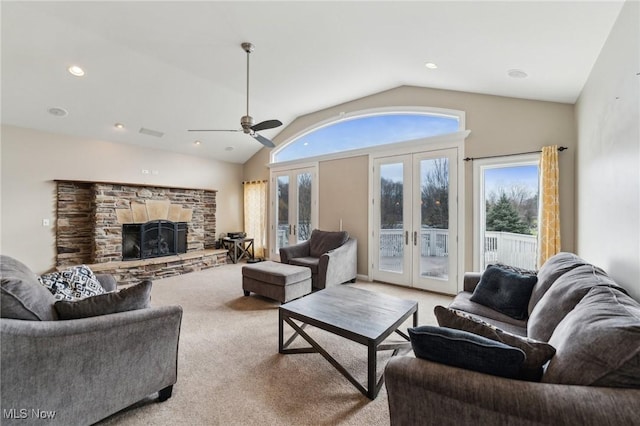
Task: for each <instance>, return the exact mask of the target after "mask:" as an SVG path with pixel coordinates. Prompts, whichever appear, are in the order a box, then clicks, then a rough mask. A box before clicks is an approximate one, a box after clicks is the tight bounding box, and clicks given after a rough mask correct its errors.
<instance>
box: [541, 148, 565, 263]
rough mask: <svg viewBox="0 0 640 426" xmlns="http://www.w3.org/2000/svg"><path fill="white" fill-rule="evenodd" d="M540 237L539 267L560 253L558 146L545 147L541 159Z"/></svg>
mask: <svg viewBox="0 0 640 426" xmlns="http://www.w3.org/2000/svg"><path fill="white" fill-rule="evenodd" d="M540 180H541V182H540V215H539V220H540V225H539V228H540V236H539V238H538V240H539V241H538V247H539V249H538V266H542V264H543V263H544V262H545V261H546V260H547V259H548V258H550V257H551V256H553V255H554V254H556V253H558V252H559V251H560V199H559V196H558V183H559V170H558V146H557V145H553V146H545V147H544V148H542V155H541V157H540Z"/></svg>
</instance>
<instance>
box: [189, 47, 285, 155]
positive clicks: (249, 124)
mask: <svg viewBox="0 0 640 426" xmlns="http://www.w3.org/2000/svg"><path fill="white" fill-rule="evenodd" d="M241 46H242V49H243V50H244V51H245V52H247V115H245V116H243V117H242V118H240V125H241V126H242V128H241V129H231V130H230V129H189V132H244V133H246V134H248V135H249V136H251V137H252V138H254V139H256V140H257V141H258V142H260V143H261V144H262V145H264V146H266V147H268V148H273V147H275V144H274V143H273V142H272V141H270V140H269V139H267V138H265V137H264V136H260V135H259V134H257V133H256V132H259V131H260V130H267V129H273V128H276V127H279V126H282V122H281V121H280V120H266V121H262V122H260V123H257V124H254V123H255V121H254V119H253V117H251V116H250V115H249V55H250V54H251V52H253V49H254V47H255V46H254V45H253V44H251V43H242V44H241Z"/></svg>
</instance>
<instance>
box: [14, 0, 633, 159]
mask: <svg viewBox="0 0 640 426" xmlns="http://www.w3.org/2000/svg"><path fill="white" fill-rule="evenodd" d="M622 4H623V2H622V1H603V2H593V1H569V2H554V1H532V2H526V1H511V2H506V1H501V2H487V1H469V2H451V1H443V2H436V1H411V2H398V1H388V2H384V1H374V2H369V1H347V2H345V1H340V2H338V1H317V2H314V1H289V2H272V1H256V2H244V1H232V2H225V1H215V2H207V1H199V2H180V1H173V2H154V1H139V2H119V1H118V2H109V1H104V2H93V1H85V2H11V1H3V2H2V5H1V7H2V9H1V14H2V111H1V112H2V123H3V124H9V125H15V126H22V127H28V128H34V129H38V130H43V131H50V132H55V133H61V134H69V135H76V136H81V137H84V138H88V139H97V140H107V141H114V142H119V143H127V144H135V145H140V146H143V147H150V148H158V149H165V150H171V151H175V152H181V153H186V154H190V155H198V156H202V157H208V158H214V159H218V160H223V161H230V162H236V163H244V162H245V161H246V160H247V159H249V158H250V157H251V156H252V155H253V154H255V153H256V152H257V151H258V150H259V149H261V148H262V145H260V144H259V143H258V142H257V141H256V140H254V139H253V138H251V137H249V136H247V135H245V134H243V133H232V132H222V133H218V132H216V133H189V132H187V129H193V128H210V129H239V128H240V117H241V116H243V115H245V113H246V106H245V102H246V81H245V78H246V62H245V61H246V54H245V52H244V51H243V50H242V48H241V47H240V44H241V43H242V42H246V41H248V42H252V43H253V44H254V45H255V51H254V52H253V53H252V54H251V84H250V114H251V115H252V116H253V117H254V118H255V119H256V121H263V120H266V119H272V118H277V119H279V120H281V121H282V122H283V123H284V126H286V125H287V124H288V123H290V122H291V121H293V120H294V119H295V118H296V117H299V116H301V115H305V114H308V113H311V112H314V111H318V110H321V109H324V108H327V107H330V106H334V105H337V104H340V103H343V102H347V101H349V100H352V99H356V98H360V97H363V96H367V95H370V94H373V93H377V92H380V91H383V90H387V89H390V88H393V87H397V86H401V85H413V86H424V87H432V88H440V89H450V90H459V91H467V92H475V93H484V94H492V95H499V96H510V97H517V98H526V99H537V100H545V101H553V102H565V103H573V102H575V101H576V99H577V97H578V96H579V94H580V91H581V89H582V87H583V85H584V83H585V81H586V79H587V77H588V75H589V72H590V71H591V68H592V66H593V64H594V62H595V60H596V58H597V56H598V54H599V52H600V49H601V48H602V46H603V44H604V42H605V40H606V38H607V36H608V34H609V31H610V29H611V27H612V26H613V23H614V21H615V19H616V18H617V15H618V13H619V12H620V9H621V7H622ZM427 62H432V63H435V64H436V65H437V69H429V68H427V67H425V63H427ZM71 65H78V66H80V67H82V68H83V69H84V70H85V75H84V76H83V77H75V76H72V75H71V74H70V73H69V72H68V71H67V69H68V67H69V66H71ZM510 70H516V71H522V72H524V73H526V75H527V77H526V78H514V77H511V76H509V75H508V73H509V71H510ZM516 77H517V75H516ZM52 108H58V109H60V110H64V111H66V112H67V114H66V115H65V116H60V115H56V114H55V112H56V110H54V111H53V112H54V114H52V113H51V112H50V110H51V109H52ZM58 112H60V111H58ZM115 123H122V124H123V125H124V128H122V129H118V128H116V127H114V124H115ZM141 128H144V129H148V130H151V131H157V132H160V133H162V136H161V137H158V136H154V135H150V134H148V133H147V134H145V133H140V129H141ZM282 128H284V127H280V128H278V129H273V130H267V131H263V132H260V133H261V134H262V135H264V136H266V137H268V138H273V137H275V136H276V135H277V134H278V132H279V131H280V130H281V129H282ZM196 140H199V141H200V142H201V144H199V145H196V144H195V141H196Z"/></svg>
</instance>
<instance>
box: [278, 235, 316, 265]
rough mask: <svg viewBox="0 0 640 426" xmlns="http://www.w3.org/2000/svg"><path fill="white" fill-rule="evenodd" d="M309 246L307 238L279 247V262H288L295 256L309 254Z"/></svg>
mask: <svg viewBox="0 0 640 426" xmlns="http://www.w3.org/2000/svg"><path fill="white" fill-rule="evenodd" d="M309 247H310V244H309V240H307V241H303V242H301V243H298V244H295V245H292V246H287V247H280V262H282V263H289V261H290V260H291V259H294V258H296V257H307V256H309Z"/></svg>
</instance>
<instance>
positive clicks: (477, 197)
mask: <svg viewBox="0 0 640 426" xmlns="http://www.w3.org/2000/svg"><path fill="white" fill-rule="evenodd" d="M539 163H540V154H539V153H531V154H522V155H510V156H505V157H497V158H485V159H480V160H473V229H474V231H473V249H472V251H471V252H472V253H473V270H474V271H480V270H481V269H482V267H483V265H482V264H483V262H482V258H481V256H482V250H480V240H481V235H482V229H483V227H484V225H483V224H485V223H486V204H485V201H486V200H485V199H484V198H485V197H483V196H482V195H484V170H485V169H489V168H499V167H505V166H509V165H513V166H524V165H532V164H536V165H539Z"/></svg>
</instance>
